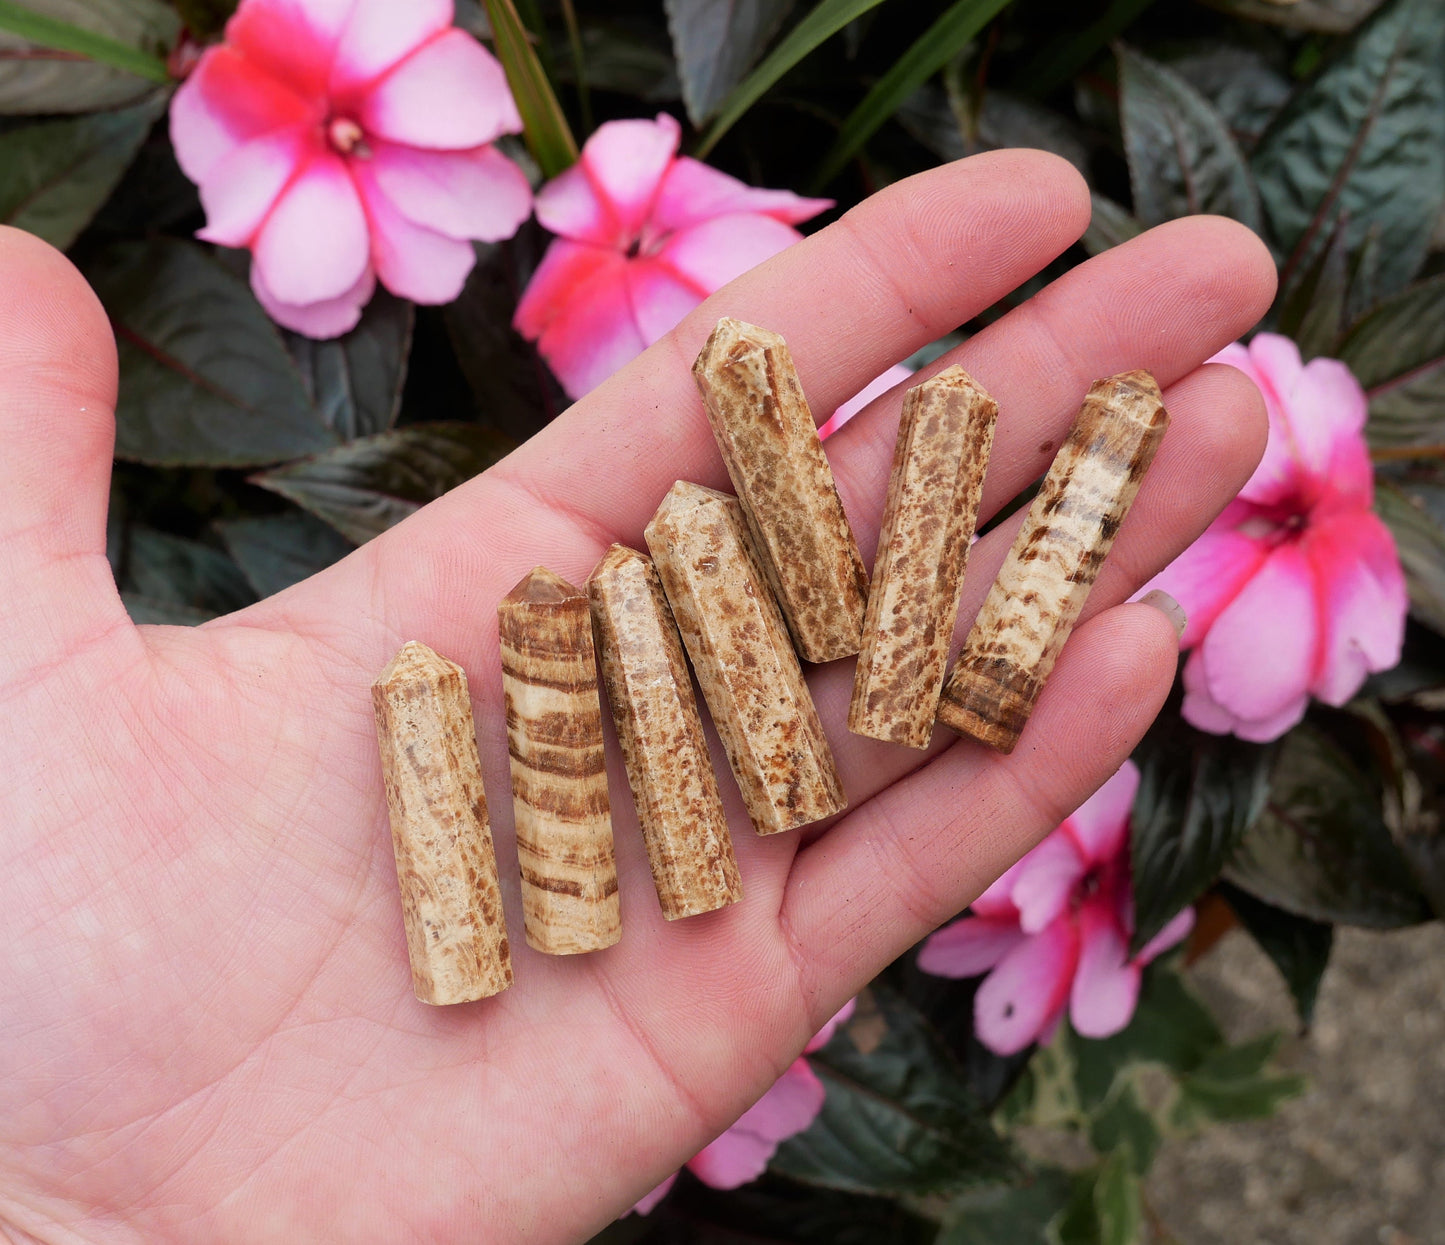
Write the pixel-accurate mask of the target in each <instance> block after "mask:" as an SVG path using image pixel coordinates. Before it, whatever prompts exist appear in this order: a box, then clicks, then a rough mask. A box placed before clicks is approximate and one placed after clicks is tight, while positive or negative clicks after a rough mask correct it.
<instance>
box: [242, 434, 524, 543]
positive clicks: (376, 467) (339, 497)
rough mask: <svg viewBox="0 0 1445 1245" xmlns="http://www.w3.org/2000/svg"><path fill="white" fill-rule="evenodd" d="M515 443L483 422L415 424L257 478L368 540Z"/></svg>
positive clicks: (349, 533)
mask: <svg viewBox="0 0 1445 1245" xmlns="http://www.w3.org/2000/svg"><path fill="white" fill-rule="evenodd" d="M511 448H512V446H511V443H510V442H508V441H507V440H506V439H505V438H503V437H501V436H499V435H498V434H497V433H495V432H490V431H488V430H487V429H485V428H479V427H477V426H476V425H475V424H412V425H410V426H408V427H406V428H402V429H400V430H398V431H396V432H386V433H382V434H381V435H380V436H376V437H366V438H363V439H362V440H360V441H352V442H351V443H350V444H348V445H343V446H340V447H339V448H337V449H334V450H331V451H330V452H329V453H325V454H320V455H318V456H316V457H315V458H306V459H302V460H301V461H300V462H294V463H287V464H286V465H285V466H284V467H277V468H276V469H275V470H274V471H267V472H264V473H263V474H261V475H258V476H253V477H252V483H255V484H259V485H260V486H261V487H262V488H268V489H270V490H271V491H272V492H274V493H280V494H281V496H282V497H285V498H287V499H288V500H290V501H294V502H295V503H296V504H297V505H298V506H300V507H301V508H302V509H303V510H309V511H310V512H311V513H312V514H314V515H316V516H317V517H318V518H321V519H325V520H326V522H328V523H329V524H331V526H332V527H334V528H335V529H336V530H337V531H338V532H340V533H341V534H342V535H343V536H345V537H346V538H347V539H348V540H353V541H355V542H356V543H357V544H363V543H364V542H366V541H368V540H370V539H371V538H372V537H373V536H378V535H380V534H381V533H382V532H384V531H386V529H387V528H389V527H392V526H394V525H395V524H397V523H400V522H401V521H402V520H403V519H405V518H406V517H407V516H408V515H410V514H413V513H415V512H416V511H417V510H419V509H421V507H422V506H424V505H426V503H427V502H429V501H433V500H434V499H436V498H438V497H440V496H441V495H442V494H443V493H446V492H448V491H450V490H451V489H454V488H456V487H457V485H459V484H464V483H465V482H466V481H468V480H470V479H471V478H472V477H473V476H474V475H477V474H478V473H479V472H482V471H485V470H486V469H487V468H488V467H490V466H491V465H492V464H493V463H494V462H496V461H497V459H499V458H501V457H502V456H503V455H504V454H506V453H507V452H508V451H509V450H510V449H511Z"/></svg>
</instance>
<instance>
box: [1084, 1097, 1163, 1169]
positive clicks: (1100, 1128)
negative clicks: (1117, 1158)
mask: <svg viewBox="0 0 1445 1245" xmlns="http://www.w3.org/2000/svg"><path fill="white" fill-rule="evenodd" d="M1159 1141H1160V1137H1159V1126H1158V1125H1157V1124H1155V1123H1154V1117H1153V1116H1152V1115H1150V1114H1149V1112H1148V1111H1146V1110H1145V1109H1144V1106H1143V1104H1142V1103H1141V1102H1140V1101H1139V1094H1138V1091H1137V1090H1136V1089H1135V1088H1134V1086H1133V1084H1132V1083H1131V1082H1129V1081H1124V1082H1122V1083H1121V1084H1119V1085H1118V1086H1116V1087H1115V1090H1114V1092H1113V1093H1112V1094H1110V1095H1109V1097H1108V1099H1107V1100H1106V1101H1105V1102H1104V1105H1103V1106H1102V1107H1100V1108H1099V1110H1098V1111H1097V1112H1096V1113H1095V1114H1094V1116H1093V1118H1092V1119H1091V1120H1090V1121H1089V1144H1090V1145H1091V1146H1093V1147H1094V1149H1095V1150H1097V1151H1098V1152H1099V1153H1100V1154H1113V1153H1116V1152H1117V1153H1121V1154H1123V1155H1124V1156H1125V1158H1126V1159H1127V1160H1128V1163H1129V1167H1130V1169H1131V1170H1132V1171H1133V1172H1134V1173H1135V1174H1136V1175H1140V1176H1142V1175H1144V1173H1145V1172H1147V1171H1148V1170H1149V1165H1150V1164H1151V1163H1153V1162H1154V1155H1155V1153H1156V1152H1157V1151H1158V1149H1159Z"/></svg>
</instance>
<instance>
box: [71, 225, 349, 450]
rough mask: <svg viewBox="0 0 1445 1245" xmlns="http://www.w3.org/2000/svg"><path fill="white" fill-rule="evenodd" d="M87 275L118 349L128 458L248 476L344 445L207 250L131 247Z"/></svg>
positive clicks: (251, 303)
mask: <svg viewBox="0 0 1445 1245" xmlns="http://www.w3.org/2000/svg"><path fill="white" fill-rule="evenodd" d="M86 275H87V276H88V277H89V278H90V282H91V284H92V285H93V286H94V287H95V289H96V292H97V293H98V294H99V295H100V300H101V302H102V303H104V304H105V309H106V311H108V312H109V313H110V318H111V322H112V324H114V326H115V334H116V341H117V345H118V348H119V351H120V401H119V404H118V406H117V409H116V445H115V452H116V456H117V457H118V458H127V459H134V460H137V461H139V462H147V463H155V464H159V465H168V466H174V465H180V464H190V465H202V466H250V465H260V464H264V463H273V462H277V461H278V460H280V459H285V458H295V457H296V456H297V455H298V454H307V453H314V452H315V451H317V450H320V449H324V448H326V447H327V446H329V445H334V444H335V443H336V440H337V438H336V435H335V434H334V433H332V432H331V431H330V430H329V429H327V428H326V426H325V425H324V424H322V422H321V421H320V420H319V419H318V418H317V417H316V414H315V413H314V411H313V410H312V407H311V403H310V402H309V401H308V400H307V397H306V390H305V388H304V387H303V386H302V384H301V377H300V374H299V373H298V372H297V370H296V365H295V364H294V363H293V362H292V360H291V357H290V356H289V355H288V354H287V353H286V348H285V346H284V345H283V344H282V342H281V336H280V334H279V333H278V331H277V329H276V327H275V325H273V324H272V323H271V321H270V320H269V319H268V318H267V316H266V313H265V312H264V311H262V310H261V306H260V304H259V303H257V302H256V299H255V297H254V296H253V295H252V294H251V291H250V290H249V289H247V288H246V285H245V283H244V282H242V281H240V280H238V279H237V278H236V277H234V276H232V275H231V274H230V273H229V272H227V271H226V270H225V269H224V268H223V267H221V265H220V264H218V263H216V261H215V260H213V259H211V258H210V256H208V255H207V254H206V253H205V252H204V251H203V250H201V248H200V247H198V246H195V245H193V244H191V243H189V242H177V241H173V240H169V239H158V240H156V241H153V242H145V243H124V244H122V245H119V246H116V247H114V248H111V249H110V250H108V251H106V252H104V253H103V254H102V255H101V256H100V257H99V258H98V259H97V260H96V262H95V263H94V264H92V265H90V266H89V267H88V268H87V272H86Z"/></svg>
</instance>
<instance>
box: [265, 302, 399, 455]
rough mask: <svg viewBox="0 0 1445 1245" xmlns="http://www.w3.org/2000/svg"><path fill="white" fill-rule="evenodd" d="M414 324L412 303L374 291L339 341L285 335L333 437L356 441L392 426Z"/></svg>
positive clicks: (321, 416)
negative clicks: (333, 433) (349, 329)
mask: <svg viewBox="0 0 1445 1245" xmlns="http://www.w3.org/2000/svg"><path fill="white" fill-rule="evenodd" d="M414 320H415V309H414V308H413V307H412V305H411V303H409V302H407V301H406V300H404V299H400V298H397V297H396V296H395V295H393V294H388V293H387V292H386V291H385V290H378V291H377V292H376V294H375V295H374V296H373V297H372V300H371V302H369V303H368V304H367V305H366V310H365V311H363V312H362V313H361V321H360V323H359V324H357V326H356V327H355V328H354V329H352V330H351V332H349V333H347V334H345V335H343V336H341V337H336V338H332V339H331V340H330V341H313V340H312V339H311V338H309V337H302V336H301V335H300V334H298V333H287V334H286V345H287V347H288V348H289V349H290V351H291V357H292V358H293V359H295V360H296V365H297V367H298V368H299V369H300V372H301V379H302V382H303V383H304V384H305V386H306V390H307V393H308V395H309V396H310V398H311V401H312V402H313V403H314V405H315V407H316V412H317V414H318V415H319V416H320V418H321V422H322V423H324V424H325V425H326V426H327V427H328V428H330V429H331V430H332V431H333V432H336V433H338V434H339V435H340V436H342V437H343V438H345V439H346V440H348V441H354V440H355V439H356V438H357V437H369V436H373V435H375V434H376V433H378V432H385V431H386V430H387V429H389V428H390V427H391V426H392V424H394V423H395V422H396V414H397V411H398V410H399V409H400V407H401V386H402V382H403V381H405V379H406V362H407V356H408V354H409V353H410V351H411V334H412V326H413V323H414Z"/></svg>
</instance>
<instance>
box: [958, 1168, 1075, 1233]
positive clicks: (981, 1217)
mask: <svg viewBox="0 0 1445 1245" xmlns="http://www.w3.org/2000/svg"><path fill="white" fill-rule="evenodd" d="M1070 1188H1071V1182H1070V1180H1069V1176H1068V1173H1067V1172H1064V1171H1061V1170H1060V1169H1058V1168H1056V1167H1042V1168H1039V1169H1038V1170H1036V1171H1035V1172H1034V1173H1033V1174H1032V1175H1031V1176H1030V1177H1028V1178H1027V1179H1026V1180H1025V1181H1024V1182H1023V1183H1022V1184H1017V1185H989V1186H987V1187H986V1188H982V1189H970V1190H969V1191H967V1192H966V1193H963V1194H960V1195H959V1196H958V1197H956V1198H955V1199H954V1200H953V1201H952V1202H951V1203H949V1207H948V1210H947V1212H946V1218H945V1221H944V1223H945V1226H944V1229H943V1232H942V1234H941V1235H940V1236H939V1237H938V1239H937V1240H936V1241H935V1242H934V1245H1046V1242H1047V1241H1048V1239H1049V1238H1048V1228H1049V1224H1050V1223H1051V1222H1052V1221H1053V1219H1054V1218H1055V1216H1057V1215H1058V1214H1059V1212H1060V1211H1062V1210H1063V1208H1064V1205H1065V1204H1066V1203H1067V1201H1068V1199H1069V1190H1070Z"/></svg>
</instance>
